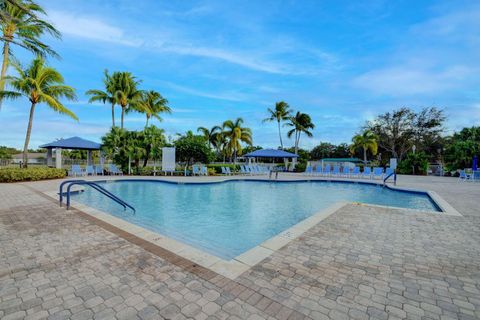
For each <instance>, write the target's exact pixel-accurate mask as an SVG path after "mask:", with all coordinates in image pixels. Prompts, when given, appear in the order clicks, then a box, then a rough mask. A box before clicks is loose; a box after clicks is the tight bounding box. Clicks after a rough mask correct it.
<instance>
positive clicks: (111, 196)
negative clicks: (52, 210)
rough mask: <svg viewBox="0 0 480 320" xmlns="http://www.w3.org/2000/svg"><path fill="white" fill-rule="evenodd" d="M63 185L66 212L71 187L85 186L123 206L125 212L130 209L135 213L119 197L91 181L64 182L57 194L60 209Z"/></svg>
mask: <svg viewBox="0 0 480 320" xmlns="http://www.w3.org/2000/svg"><path fill="white" fill-rule="evenodd" d="M65 185H67V192H66V193H65V194H66V197H67V210H68V209H70V193H71V189H72V186H74V185H86V186H89V187H91V188H92V189H94V190H97V191H98V192H100V193H101V194H103V195H104V196H106V197H108V198H110V199H112V200H113V201H115V202H116V203H118V204H120V205H121V206H123V209H124V210H127V208H130V209H131V210H132V211H133V213H135V208H134V207H132V206H131V205H129V204H128V203H127V202H125V201H123V200H122V199H120V198H119V197H117V196H116V195H114V194H113V193H111V192H110V191H108V190H107V189H105V188H103V187H101V186H100V185H99V184H98V183H95V182H93V181H86V180H68V181H64V182H62V183H61V184H60V187H59V193H58V194H59V196H60V198H59V201H60V207H61V206H62V203H63V195H64V192H63V187H64V186H65Z"/></svg>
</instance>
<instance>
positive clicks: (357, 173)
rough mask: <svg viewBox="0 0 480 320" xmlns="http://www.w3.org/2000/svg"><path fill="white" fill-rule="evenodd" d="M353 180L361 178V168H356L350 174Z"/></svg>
mask: <svg viewBox="0 0 480 320" xmlns="http://www.w3.org/2000/svg"><path fill="white" fill-rule="evenodd" d="M350 176H351V177H352V178H358V177H360V167H354V168H353V171H352V173H351V174H350Z"/></svg>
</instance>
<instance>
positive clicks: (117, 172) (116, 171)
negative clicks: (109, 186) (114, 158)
mask: <svg viewBox="0 0 480 320" xmlns="http://www.w3.org/2000/svg"><path fill="white" fill-rule="evenodd" d="M109 172H110V174H111V175H114V176H115V175H119V176H120V175H121V176H123V172H122V170H120V169H119V168H118V167H117V166H116V165H115V164H113V163H112V164H111V165H110V167H109Z"/></svg>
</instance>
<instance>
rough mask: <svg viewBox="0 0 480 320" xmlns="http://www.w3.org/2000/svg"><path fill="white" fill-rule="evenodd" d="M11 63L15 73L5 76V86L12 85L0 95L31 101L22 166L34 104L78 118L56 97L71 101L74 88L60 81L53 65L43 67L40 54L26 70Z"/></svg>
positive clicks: (15, 63)
mask: <svg viewBox="0 0 480 320" xmlns="http://www.w3.org/2000/svg"><path fill="white" fill-rule="evenodd" d="M12 66H13V67H14V69H15V70H16V72H17V73H18V76H6V77H5V79H6V80H7V83H8V85H9V86H11V87H12V91H0V98H10V99H17V98H20V97H26V98H27V99H28V100H29V101H30V103H31V106H30V117H29V120H28V126H27V134H26V137H25V145H24V147H23V165H24V166H25V167H26V166H27V162H28V159H27V153H28V144H29V142H30V134H31V132H32V123H33V115H34V112H35V106H36V105H37V104H39V103H45V104H46V105H48V106H49V107H50V108H52V109H53V110H55V111H57V112H59V113H62V114H65V115H68V116H69V117H71V118H73V119H75V120H78V118H77V116H76V115H75V114H74V113H73V112H72V111H70V110H69V109H67V108H66V107H65V106H64V105H63V104H62V103H61V102H60V101H59V99H60V98H66V99H67V100H75V99H76V96H75V90H74V89H73V88H71V87H69V86H66V85H65V84H64V79H63V77H62V75H61V74H60V73H59V72H58V71H57V70H55V69H54V68H51V67H48V66H46V65H45V61H44V59H43V58H41V57H37V58H36V59H34V60H33V61H32V62H31V64H30V65H29V66H28V67H27V68H26V69H23V67H22V66H21V65H20V63H18V62H16V61H15V62H13V63H12Z"/></svg>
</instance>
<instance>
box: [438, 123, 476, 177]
mask: <svg viewBox="0 0 480 320" xmlns="http://www.w3.org/2000/svg"><path fill="white" fill-rule="evenodd" d="M479 153H480V127H471V128H463V129H462V130H461V131H459V132H455V133H454V134H453V135H452V136H450V137H447V138H446V139H445V162H446V166H447V169H448V170H449V171H453V170H457V169H464V168H470V167H471V165H472V159H473V157H474V156H475V155H477V156H478V155H479Z"/></svg>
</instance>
